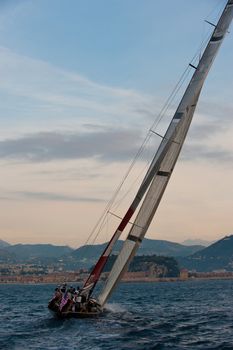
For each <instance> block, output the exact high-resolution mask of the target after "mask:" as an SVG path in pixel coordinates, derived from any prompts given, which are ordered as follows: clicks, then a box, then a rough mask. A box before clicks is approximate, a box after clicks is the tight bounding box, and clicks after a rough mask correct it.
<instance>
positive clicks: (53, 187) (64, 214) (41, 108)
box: [0, 0, 233, 247]
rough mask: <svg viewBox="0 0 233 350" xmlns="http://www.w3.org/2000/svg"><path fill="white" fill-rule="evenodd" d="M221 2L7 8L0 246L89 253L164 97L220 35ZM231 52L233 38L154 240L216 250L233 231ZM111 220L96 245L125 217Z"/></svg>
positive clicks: (1, 86) (2, 14)
mask: <svg viewBox="0 0 233 350" xmlns="http://www.w3.org/2000/svg"><path fill="white" fill-rule="evenodd" d="M225 4H226V1H225V0H196V1H195V5H194V3H193V1H190V0H188V1H187V0H176V1H174V0H170V1H166V2H165V1H163V0H156V1H154V0H98V1H95V0H85V1H84V0H69V1H66V0H50V1H47V0H38V1H34V0H0V101H1V104H0V169H1V171H0V238H1V239H3V240H6V241H8V242H10V243H12V244H15V243H53V244H59V245H66V244H67V245H70V246H72V247H78V246H80V245H83V244H85V243H86V242H87V238H88V237H89V235H90V233H91V232H92V229H93V227H94V226H95V223H96V222H97V220H98V218H99V217H100V216H101V214H102V212H103V210H104V208H105V207H106V205H107V203H108V201H109V200H110V199H111V197H112V195H113V193H114V191H115V189H116V188H117V187H118V185H119V183H121V181H122V178H123V177H124V175H125V174H126V172H127V170H128V168H129V165H130V163H131V161H132V159H133V157H134V156H135V154H136V153H137V150H138V149H139V147H140V145H141V144H142V142H143V140H144V138H145V137H146V135H147V132H148V130H149V129H150V127H151V125H152V124H153V123H154V121H156V120H157V119H158V115H159V112H160V110H161V109H162V108H163V105H164V103H165V101H166V99H167V98H168V96H169V95H170V94H171V92H172V90H173V88H174V87H175V85H176V83H177V81H178V80H179V78H180V76H181V75H182V73H183V71H184V70H185V68H186V67H187V66H188V64H189V62H191V59H192V57H193V56H194V55H195V54H196V53H198V54H199V55H200V53H201V51H200V50H199V48H200V46H201V44H202V43H203V42H204V40H206V38H207V37H208V35H209V33H210V32H211V30H213V27H212V26H210V25H209V24H207V23H206V22H204V20H205V19H207V20H208V21H211V22H213V23H216V20H217V18H218V16H219V13H220V11H221V10H222V9H223V7H224V5H225ZM232 43H233V33H229V34H228V35H227V37H226V39H225V41H224V43H223V45H222V47H221V50H220V52H219V54H218V57H217V59H216V62H215V63H214V65H213V67H212V69H211V72H210V74H209V77H208V79H207V81H206V83H205V86H204V89H203V92H202V94H201V97H200V101H199V104H198V108H197V111H196V113H195V116H194V120H193V123H192V126H191V129H190V132H189V134H188V137H187V140H186V143H185V146H184V149H183V150H182V153H181V156H180V159H179V162H178V164H177V165H176V169H175V171H174V173H173V176H172V179H171V181H170V183H169V185H168V187H167V190H166V193H165V195H164V197H163V199H162V202H161V204H160V207H159V209H158V211H157V213H156V216H155V218H154V220H153V223H152V224H151V226H150V228H149V230H148V233H147V237H148V238H154V239H165V240H171V241H175V242H182V241H183V240H185V239H188V238H200V239H206V240H210V241H212V240H216V239H219V238H221V237H223V236H225V235H228V234H231V233H233V227H232V226H233V223H232V207H233V205H232V204H233V187H232V178H233V166H232V164H233V141H232V133H233V95H232V91H233V73H232V61H233V45H232ZM187 82H188V81H186V84H187ZM184 88H185V85H184V86H183V87H182V89H184ZM182 89H181V90H180V91H179V93H178V95H177V96H176V98H175V99H174V101H173V104H172V105H171V106H170V107H169V109H168V110H167V114H166V115H165V116H164V118H163V120H162V122H161V123H160V124H159V125H158V127H157V129H156V130H157V131H158V132H161V133H162V132H163V131H164V128H165V125H167V124H166V123H168V121H169V118H170V119H171V118H172V114H173V113H174V111H175V108H176V106H177V103H178V101H179V98H180V97H181V94H182V91H183V90H182ZM158 139H159V137H156V136H155V137H154V139H153V140H152V141H151V143H150V145H149V147H148V150H147V151H145V154H144V157H142V158H141V159H140V160H139V164H138V165H136V166H135V167H134V170H133V172H132V174H131V173H130V176H129V177H128V178H127V181H126V185H129V188H130V190H127V189H125V190H124V188H123V192H122V193H121V194H120V197H119V198H120V199H122V198H125V199H126V200H125V202H126V204H121V202H122V201H121V200H120V199H119V200H118V202H119V203H118V202H117V205H116V206H115V207H114V208H113V212H114V215H118V216H122V215H123V214H124V210H125V209H126V208H127V205H128V203H130V200H131V199H132V198H133V194H134V193H135V191H136V187H137V185H138V183H139V181H140V178H141V177H142V176H143V171H145V169H146V165H147V164H148V161H149V159H150V157H151V154H152V150H153V149H155V147H156V145H158V142H159V140H158ZM126 185H125V186H126ZM124 191H125V192H124ZM122 203H123V202H122ZM118 204H119V205H118ZM121 205H122V206H121ZM110 216H111V217H110V218H109V219H108V220H109V221H107V224H106V225H105V226H104V228H103V230H102V231H101V233H100V235H99V236H98V238H97V239H96V241H95V242H97V243H98V242H103V241H105V240H108V239H109V238H110V237H111V235H112V234H113V231H114V228H115V227H116V225H117V223H119V219H117V218H116V217H115V216H113V215H111V214H110ZM93 242H94V240H92V241H90V243H93Z"/></svg>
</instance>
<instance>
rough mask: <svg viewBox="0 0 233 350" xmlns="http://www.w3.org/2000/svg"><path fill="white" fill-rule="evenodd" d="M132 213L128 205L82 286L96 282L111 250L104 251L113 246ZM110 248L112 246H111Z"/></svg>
mask: <svg viewBox="0 0 233 350" xmlns="http://www.w3.org/2000/svg"><path fill="white" fill-rule="evenodd" d="M133 213H134V210H133V209H132V208H131V207H130V208H129V209H128V211H127V212H126V214H125V216H124V218H123V219H122V221H121V223H120V225H119V226H118V228H117V230H116V231H115V233H114V235H113V236H112V239H111V240H110V241H109V243H108V245H107V247H106V248H105V249H104V252H103V254H102V255H101V257H100V258H99V260H98V261H97V263H96V265H95V267H94V269H93V270H92V272H91V274H90V275H89V277H88V278H87V280H86V282H85V283H84V287H85V286H87V284H89V283H96V282H97V281H98V279H99V277H100V274H101V272H102V270H103V268H104V266H105V264H106V262H107V260H108V257H109V255H110V253H111V251H112V249H110V250H109V253H108V254H106V255H105V253H106V251H107V250H108V249H109V247H111V245H112V246H114V244H115V242H116V241H117V239H118V238H119V236H120V234H121V232H122V231H123V230H124V228H125V227H126V225H127V224H128V222H129V220H130V219H131V217H132V215H133ZM111 248H112V247H111Z"/></svg>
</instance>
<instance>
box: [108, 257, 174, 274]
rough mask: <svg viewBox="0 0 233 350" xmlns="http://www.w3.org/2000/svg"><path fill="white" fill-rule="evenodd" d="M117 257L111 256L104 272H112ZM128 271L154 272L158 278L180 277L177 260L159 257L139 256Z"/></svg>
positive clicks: (134, 259)
mask: <svg viewBox="0 0 233 350" xmlns="http://www.w3.org/2000/svg"><path fill="white" fill-rule="evenodd" d="M116 258H117V257H116V255H111V256H110V258H109V260H108V262H107V264H106V266H105V269H104V271H105V272H108V271H110V270H111V268H112V266H113V263H114V262H115V260H116ZM128 271H130V272H141V271H143V272H149V271H153V272H154V273H156V275H157V277H178V276H179V274H180V270H179V267H178V263H177V261H176V259H174V258H172V257H164V256H157V255H149V256H146V255H137V256H135V257H134V258H133V260H132V261H131V263H130V265H129V268H128Z"/></svg>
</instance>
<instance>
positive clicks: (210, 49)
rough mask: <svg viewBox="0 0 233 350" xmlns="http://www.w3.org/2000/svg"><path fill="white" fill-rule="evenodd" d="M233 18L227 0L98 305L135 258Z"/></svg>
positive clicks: (231, 1) (148, 177) (153, 166)
mask: <svg viewBox="0 0 233 350" xmlns="http://www.w3.org/2000/svg"><path fill="white" fill-rule="evenodd" d="M232 17H233V0H229V1H228V2H227V5H226V6H225V8H224V10H223V13H222V15H221V17H220V19H219V21H218V24H217V25H216V27H215V30H214V32H213V35H212V36H211V38H210V40H209V43H208V45H207V47H206V49H205V51H204V53H203V55H202V57H201V59H200V61H199V64H198V66H197V67H194V68H195V72H194V74H193V76H192V79H191V81H190V83H189V85H188V87H187V89H186V91H185V93H184V95H183V98H182V100H181V102H180V104H179V106H178V108H177V110H176V113H175V115H174V117H173V119H172V121H171V123H170V125H169V127H168V129H167V132H166V134H165V136H164V138H163V140H162V142H161V144H160V146H159V148H158V151H157V153H156V155H155V157H154V159H153V161H152V164H151V166H150V168H149V170H148V172H147V175H146V177H145V179H144V181H143V183H142V185H141V188H143V187H144V184H145V183H147V184H148V182H149V183H150V187H149V189H148V191H147V194H146V196H145V198H144V200H143V203H142V205H141V207H140V210H139V212H138V214H137V217H136V219H135V221H134V224H133V226H132V228H131V230H130V232H129V234H128V237H127V239H126V240H125V242H124V244H123V247H122V249H121V251H120V253H119V255H118V257H117V259H116V261H115V263H114V265H113V267H112V270H111V272H110V274H109V276H108V279H107V281H106V284H105V286H104V288H103V290H102V291H101V293H100V294H99V296H98V303H99V304H100V305H101V306H103V305H104V304H105V303H106V300H107V299H108V298H109V296H110V294H111V293H112V291H113V289H114V287H115V286H116V284H117V282H118V281H119V280H120V278H121V277H122V275H123V273H124V272H125V270H126V269H127V267H128V265H129V262H130V261H131V259H132V258H133V257H134V255H135V253H136V251H137V249H138V247H139V245H140V243H141V241H142V239H143V238H144V236H145V234H146V232H147V229H148V227H149V225H150V223H151V220H152V218H153V216H154V214H155V212H156V209H157V207H158V205H159V203H160V200H161V198H162V195H163V193H164V190H165V188H166V186H167V184H168V181H169V178H170V176H171V174H172V171H173V169H174V166H175V164H176V161H177V158H178V156H179V153H180V150H181V148H182V145H183V143H184V140H185V137H186V134H187V132H188V129H189V126H190V123H191V121H192V117H193V114H194V111H195V108H196V104H197V102H198V98H199V95H200V93H201V89H202V87H203V84H204V81H205V79H206V77H207V74H208V72H209V70H210V68H211V65H212V63H213V61H214V58H215V57H216V54H217V52H218V49H219V48H220V46H221V44H222V41H223V39H224V37H225V34H226V33H227V31H228V28H229V25H230V23H231V21H232Z"/></svg>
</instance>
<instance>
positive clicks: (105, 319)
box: [0, 280, 233, 350]
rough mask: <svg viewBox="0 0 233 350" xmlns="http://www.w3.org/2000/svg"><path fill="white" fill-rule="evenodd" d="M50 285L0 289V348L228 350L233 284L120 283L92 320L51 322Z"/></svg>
mask: <svg viewBox="0 0 233 350" xmlns="http://www.w3.org/2000/svg"><path fill="white" fill-rule="evenodd" d="M53 289H54V286H53V285H0V300H1V307H0V310H1V318H0V349H6V350H7V349H26V350H27V349H41V350H42V349H43V350H47V349H51V350H55V349H60V350H66V349H70V350H72V349H82V350H89V349H92V350H97V349H114V350H115V349H116V350H120V349H144V350H146V349H173V350H176V349H179V350H182V349H220V350H224V349H232V350H233V281H231V280H229V281H227V280H226V281H190V282H171V283H170V282H166V283H128V284H127V283H124V284H121V285H120V286H119V288H118V289H117V291H116V292H115V294H114V295H113V297H112V299H111V301H110V303H109V304H108V305H107V306H108V312H107V313H106V314H104V315H103V316H101V317H99V318H97V319H84V320H83V319H82V320H80V319H69V320H57V319H53V318H52V316H51V315H50V314H49V312H48V310H47V301H48V299H49V298H50V296H51V294H52V292H53Z"/></svg>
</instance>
